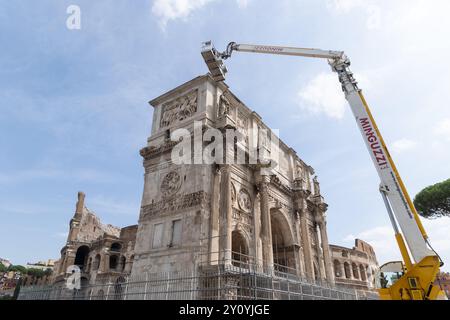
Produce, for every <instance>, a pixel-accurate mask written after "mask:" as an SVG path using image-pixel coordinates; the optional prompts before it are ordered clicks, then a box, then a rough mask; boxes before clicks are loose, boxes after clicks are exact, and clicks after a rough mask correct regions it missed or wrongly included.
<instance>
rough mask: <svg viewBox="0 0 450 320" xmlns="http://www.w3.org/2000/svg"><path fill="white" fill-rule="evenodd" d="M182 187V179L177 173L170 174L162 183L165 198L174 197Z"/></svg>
mask: <svg viewBox="0 0 450 320" xmlns="http://www.w3.org/2000/svg"><path fill="white" fill-rule="evenodd" d="M180 187H181V177H180V175H179V174H178V172H176V171H172V172H169V173H168V174H166V176H165V177H164V179H163V181H162V183H161V192H162V194H163V196H165V197H169V196H172V195H174V194H175V193H176V192H177V191H178V190H179V189H180Z"/></svg>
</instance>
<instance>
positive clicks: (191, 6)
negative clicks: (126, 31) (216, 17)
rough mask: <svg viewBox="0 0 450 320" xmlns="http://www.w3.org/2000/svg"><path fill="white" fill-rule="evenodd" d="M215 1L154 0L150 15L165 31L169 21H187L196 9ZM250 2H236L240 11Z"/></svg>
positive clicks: (248, 0)
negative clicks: (156, 19) (154, 17)
mask: <svg viewBox="0 0 450 320" xmlns="http://www.w3.org/2000/svg"><path fill="white" fill-rule="evenodd" d="M215 1H217V0H155V1H154V2H153V6H152V13H153V14H154V15H155V16H156V17H157V18H158V20H159V25H160V27H161V28H162V29H165V27H166V26H167V23H168V22H169V21H170V20H176V19H187V18H188V17H189V15H190V14H191V13H192V12H193V11H195V10H198V9H201V8H202V7H204V6H206V5H207V4H209V3H211V2H215ZM249 2H250V0H236V3H237V5H238V7H239V8H240V9H245V8H246V7H247V6H248V4H249Z"/></svg>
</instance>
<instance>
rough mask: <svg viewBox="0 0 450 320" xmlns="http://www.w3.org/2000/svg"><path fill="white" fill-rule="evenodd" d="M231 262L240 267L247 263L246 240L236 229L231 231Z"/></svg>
mask: <svg viewBox="0 0 450 320" xmlns="http://www.w3.org/2000/svg"><path fill="white" fill-rule="evenodd" d="M231 263H232V264H233V265H234V266H237V267H240V268H244V267H248V263H249V256H248V245H247V240H246V239H245V237H244V236H243V235H242V233H241V232H239V231H237V230H235V231H233V232H232V233H231Z"/></svg>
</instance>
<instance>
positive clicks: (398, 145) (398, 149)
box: [392, 138, 417, 154]
mask: <svg viewBox="0 0 450 320" xmlns="http://www.w3.org/2000/svg"><path fill="white" fill-rule="evenodd" d="M416 145H417V143H416V142H415V141H412V140H409V139H405V138H404V139H400V140H397V141H395V142H394V143H393V144H392V151H394V152H395V153H398V154H400V153H403V152H405V151H409V150H412V149H414V148H415V147H416Z"/></svg>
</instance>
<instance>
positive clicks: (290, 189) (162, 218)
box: [131, 75, 334, 284]
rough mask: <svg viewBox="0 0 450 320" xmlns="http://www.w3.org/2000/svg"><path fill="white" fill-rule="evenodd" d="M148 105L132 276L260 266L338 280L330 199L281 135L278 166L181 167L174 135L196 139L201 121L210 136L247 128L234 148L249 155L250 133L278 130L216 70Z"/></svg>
mask: <svg viewBox="0 0 450 320" xmlns="http://www.w3.org/2000/svg"><path fill="white" fill-rule="evenodd" d="M150 103H151V105H152V106H153V107H154V113H153V125H152V132H151V136H150V137H149V138H148V145H147V146H146V147H145V148H143V149H142V150H141V155H142V157H143V159H144V161H143V165H144V168H145V180H144V190H143V196H142V206H141V211H140V215H139V226H138V231H137V236H136V245H135V247H134V252H135V259H134V263H133V266H132V271H131V272H132V274H133V275H138V274H142V273H143V272H169V271H170V272H171V271H179V270H183V269H185V268H186V267H195V266H198V265H202V266H214V265H219V264H225V265H240V266H242V265H243V264H253V265H256V266H258V268H260V270H261V271H262V272H270V273H271V272H277V271H282V272H288V273H293V274H296V275H298V276H302V277H305V278H310V279H311V280H314V279H316V280H321V281H326V282H328V283H330V284H334V272H333V267H332V262H331V254H330V250H329V245H328V236H327V231H326V215H325V212H326V210H327V204H326V203H325V202H324V199H323V197H322V196H321V194H320V188H319V182H318V181H317V178H316V177H314V170H313V168H312V167H310V166H309V165H307V164H306V163H304V162H303V161H302V160H301V159H300V158H299V157H298V155H297V154H296V152H295V151H294V150H293V149H292V148H290V147H288V146H287V145H285V144H284V143H283V142H282V141H280V142H279V147H278V150H277V151H278V154H279V155H278V163H276V166H273V167H272V168H269V169H268V168H267V165H265V164H263V163H260V162H258V163H256V164H248V163H245V164H217V163H213V164H185V165H177V164H175V163H173V159H172V157H171V153H172V150H173V148H174V147H175V146H176V145H177V143H178V141H171V139H170V137H171V133H173V132H174V131H175V130H176V129H180V128H183V129H187V130H189V132H190V133H191V135H192V136H193V135H194V130H195V129H194V121H198V122H200V123H201V127H202V130H203V132H204V131H205V130H206V129H208V128H216V129H218V130H220V131H221V132H224V130H225V129H227V128H234V129H236V130H238V131H239V132H241V133H243V134H244V135H245V139H244V140H243V141H238V142H237V143H236V144H235V146H234V148H235V149H241V150H244V151H245V153H246V155H248V152H249V150H248V135H247V133H249V132H255V131H259V130H262V129H264V130H268V132H271V130H270V129H269V128H268V127H267V126H266V125H265V124H264V123H263V122H262V119H261V118H260V117H259V116H258V114H257V113H255V112H253V111H252V110H250V109H249V108H248V107H247V106H245V105H244V104H243V103H242V102H241V101H240V100H239V99H238V98H237V97H236V96H235V95H234V94H233V93H231V92H230V91H229V89H228V87H227V86H226V85H225V84H223V83H216V82H214V81H213V80H212V79H211V78H210V77H209V76H208V75H205V76H200V77H197V78H195V79H193V80H191V81H189V82H187V83H184V84H183V85H181V86H179V87H177V88H175V89H173V90H170V91H169V92H167V93H165V94H163V95H161V96H160V97H158V98H156V99H154V100H152V101H151V102H150ZM259 139H261V138H259ZM268 143H269V144H270V141H269V142H268ZM205 145H206V143H205ZM265 145H266V144H264V143H261V146H262V147H260V148H264V147H265ZM267 149H268V150H267V152H269V153H270V152H271V151H270V150H269V149H270V148H267ZM194 152H195V151H194ZM228 152H229V150H228V149H225V150H224V154H227V153H228ZM272 152H273V151H272Z"/></svg>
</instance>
